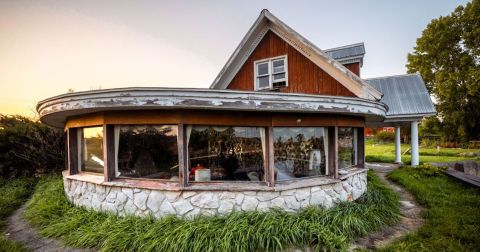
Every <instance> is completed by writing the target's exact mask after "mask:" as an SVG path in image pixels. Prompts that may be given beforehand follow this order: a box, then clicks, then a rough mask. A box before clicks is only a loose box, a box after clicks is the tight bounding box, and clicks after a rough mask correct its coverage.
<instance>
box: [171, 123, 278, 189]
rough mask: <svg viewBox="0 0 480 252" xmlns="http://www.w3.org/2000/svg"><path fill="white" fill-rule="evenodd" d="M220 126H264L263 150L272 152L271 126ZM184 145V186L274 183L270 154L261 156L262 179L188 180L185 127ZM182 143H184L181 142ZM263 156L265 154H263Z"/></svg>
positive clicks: (188, 168) (188, 163)
mask: <svg viewBox="0 0 480 252" xmlns="http://www.w3.org/2000/svg"><path fill="white" fill-rule="evenodd" d="M188 125H190V126H195V125H199V126H217V125H215V124H208V125H207V124H202V125H200V124H188ZM186 126H187V124H185V128H186ZM222 126H225V127H250V128H264V130H265V141H266V143H265V145H266V149H265V152H266V153H267V154H270V152H272V154H273V142H271V143H270V141H273V136H272V135H273V134H272V133H271V132H270V130H271V128H273V127H272V126H245V125H222ZM272 132H273V129H272ZM184 134H185V136H184V137H185V140H184V141H185V142H184V143H185V145H186V146H185V147H184V148H183V151H182V152H183V153H182V154H181V155H182V157H183V156H185V157H183V158H184V159H185V164H186V165H185V167H184V168H183V175H182V176H184V178H183V180H184V181H182V183H183V185H184V186H188V185H215V184H232V185H235V184H246V185H247V186H248V185H261V186H264V185H266V186H269V187H273V186H274V184H275V181H274V180H275V178H274V177H273V178H272V176H271V175H272V174H274V173H272V167H270V166H273V162H271V160H270V155H269V156H266V157H264V158H263V174H264V176H263V180H261V181H247V180H241V181H236V180H212V181H205V182H195V181H190V180H189V178H188V177H189V176H188V174H189V172H190V164H191V162H190V153H189V151H188V145H187V144H186V143H187V139H186V129H185V133H184ZM182 145H184V144H182ZM263 155H264V156H265V154H263ZM179 156H180V153H179ZM272 160H273V156H272Z"/></svg>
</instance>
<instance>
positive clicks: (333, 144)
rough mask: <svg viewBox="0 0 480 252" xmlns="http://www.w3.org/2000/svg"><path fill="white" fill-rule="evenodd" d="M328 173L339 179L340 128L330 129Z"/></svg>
mask: <svg viewBox="0 0 480 252" xmlns="http://www.w3.org/2000/svg"><path fill="white" fill-rule="evenodd" d="M328 172H329V175H330V176H331V177H332V178H338V127H336V126H333V127H328Z"/></svg>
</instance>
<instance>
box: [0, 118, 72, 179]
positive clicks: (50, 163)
mask: <svg viewBox="0 0 480 252" xmlns="http://www.w3.org/2000/svg"><path fill="white" fill-rule="evenodd" d="M64 153H65V138H64V134H63V131H62V130H61V129H54V128H51V127H48V126H46V125H44V124H42V123H41V122H39V121H38V120H32V119H30V118H27V117H24V116H19V115H2V114H0V176H1V177H4V178H12V177H20V176H27V177H32V176H37V175H40V174H43V173H58V172H60V171H62V170H63V169H64V167H65V160H64V157H65V155H64Z"/></svg>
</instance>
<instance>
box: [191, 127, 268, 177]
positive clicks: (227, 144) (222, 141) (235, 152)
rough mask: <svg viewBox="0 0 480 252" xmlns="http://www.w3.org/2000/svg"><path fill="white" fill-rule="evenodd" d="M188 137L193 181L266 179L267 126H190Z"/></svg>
mask: <svg viewBox="0 0 480 252" xmlns="http://www.w3.org/2000/svg"><path fill="white" fill-rule="evenodd" d="M187 138H188V139H189V140H188V151H189V157H190V165H191V167H190V170H189V179H190V181H195V182H205V181H211V180H228V181H263V174H264V170H263V160H264V154H263V153H264V148H265V130H264V128H258V127H229V126H190V127H188V129H187Z"/></svg>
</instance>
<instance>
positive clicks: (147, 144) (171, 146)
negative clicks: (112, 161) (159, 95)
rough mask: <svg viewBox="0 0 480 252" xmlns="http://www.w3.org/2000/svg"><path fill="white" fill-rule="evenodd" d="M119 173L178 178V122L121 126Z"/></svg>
mask: <svg viewBox="0 0 480 252" xmlns="http://www.w3.org/2000/svg"><path fill="white" fill-rule="evenodd" d="M119 128H120V129H119V132H118V137H119V140H118V154H117V157H118V174H117V175H118V176H121V177H131V178H153V179H167V180H178V148H177V126H173V125H135V126H119Z"/></svg>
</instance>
